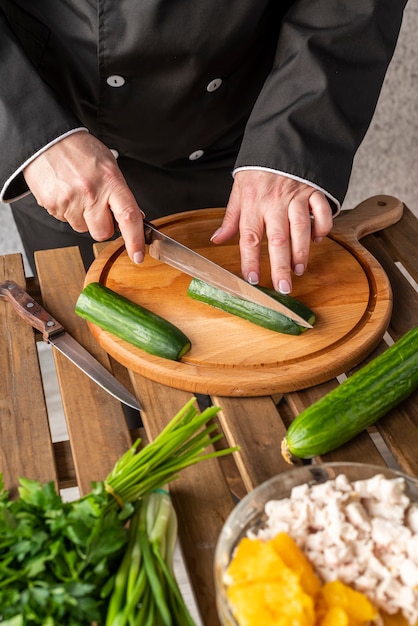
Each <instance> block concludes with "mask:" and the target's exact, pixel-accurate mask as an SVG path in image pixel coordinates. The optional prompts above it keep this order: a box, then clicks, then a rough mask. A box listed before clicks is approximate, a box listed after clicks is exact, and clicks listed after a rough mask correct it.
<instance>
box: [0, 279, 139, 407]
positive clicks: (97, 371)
mask: <svg viewBox="0 0 418 626" xmlns="http://www.w3.org/2000/svg"><path fill="white" fill-rule="evenodd" d="M0 297H1V298H3V299H4V300H7V301H8V302H10V304H11V305H12V306H13V308H14V309H15V311H16V312H17V313H18V314H19V315H20V317H22V318H23V319H24V320H25V322H27V323H28V324H30V325H31V326H33V328H35V329H36V330H38V331H40V332H41V333H42V338H43V340H44V341H45V342H46V343H49V344H51V345H52V346H54V347H55V348H56V349H57V350H59V351H60V352H61V353H62V354H64V356H66V357H67V358H68V359H69V360H70V361H71V362H72V363H74V365H76V366H77V367H78V368H79V369H80V370H81V371H82V372H84V373H85V374H87V376H89V378H91V379H92V380H93V381H94V382H95V383H97V384H98V385H99V386H100V387H101V388H102V389H104V390H105V391H107V392H108V393H109V394H110V395H111V396H113V397H114V398H116V399H117V400H119V401H120V402H123V404H126V405H127V406H129V407H131V408H133V409H136V410H137V411H139V410H140V406H139V404H138V402H137V400H136V398H135V396H133V395H132V394H131V393H130V391H128V389H126V387H124V385H122V384H121V383H120V382H119V381H118V380H117V379H116V378H115V377H114V376H113V375H112V374H111V373H110V372H109V371H108V370H107V369H106V368H105V367H104V366H103V365H102V364H101V363H99V361H97V359H95V357H94V356H93V355H92V354H90V352H88V351H87V350H86V349H85V348H83V346H82V345H81V344H79V343H78V341H76V340H75V339H74V338H73V337H72V336H71V335H70V334H69V333H68V332H67V331H66V330H65V328H64V327H63V326H62V325H61V324H60V323H59V322H58V321H57V320H56V319H54V318H53V317H52V315H50V314H49V313H48V311H46V310H45V309H44V308H42V307H41V305H40V304H39V303H38V302H36V300H34V299H33V298H32V297H31V296H30V295H29V294H28V293H27V292H26V291H25V290H24V289H23V287H21V286H20V285H18V284H17V283H15V282H14V281H12V280H6V281H4V282H2V283H0Z"/></svg>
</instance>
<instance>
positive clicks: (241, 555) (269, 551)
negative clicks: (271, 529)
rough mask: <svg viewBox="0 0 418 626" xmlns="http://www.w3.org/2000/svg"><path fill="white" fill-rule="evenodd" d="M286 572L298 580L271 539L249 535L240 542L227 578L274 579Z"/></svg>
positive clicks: (244, 580)
mask: <svg viewBox="0 0 418 626" xmlns="http://www.w3.org/2000/svg"><path fill="white" fill-rule="evenodd" d="M284 574H285V575H286V576H288V577H291V578H293V579H294V580H295V581H297V576H296V574H294V573H293V572H291V571H290V570H289V569H288V568H287V567H286V565H285V564H284V563H283V561H282V559H281V558H280V556H279V555H278V554H277V552H276V551H275V550H274V548H273V546H272V543H271V541H259V540H258V539H249V538H248V537H244V538H243V539H241V541H240V542H239V544H238V546H237V548H236V550H235V553H234V558H233V559H232V561H231V563H230V565H229V567H228V569H227V578H228V579H230V580H231V581H232V582H233V583H240V582H248V581H257V582H258V581H260V580H273V579H277V578H279V577H281V576H283V575H284Z"/></svg>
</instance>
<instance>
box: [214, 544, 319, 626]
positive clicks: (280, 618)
mask: <svg viewBox="0 0 418 626" xmlns="http://www.w3.org/2000/svg"><path fill="white" fill-rule="evenodd" d="M226 578H227V580H228V581H230V582H229V584H228V588H227V596H228V600H229V602H230V605H231V607H232V608H233V612H234V615H235V617H236V619H237V621H238V623H239V624H240V626H251V625H254V626H255V625H256V626H260V624H263V626H270V624H271V625H272V626H273V625H274V626H294V625H295V624H297V625H298V626H314V624H315V609H314V601H313V598H312V597H311V596H310V595H309V594H307V593H305V591H304V590H303V588H302V586H301V584H300V582H299V575H298V574H297V573H296V572H293V571H292V570H291V569H289V567H287V565H286V564H285V563H284V562H283V559H282V558H281V557H280V556H279V554H278V553H277V552H276V550H275V549H274V545H273V542H272V541H266V542H264V541H259V540H254V539H249V538H244V539H242V540H241V541H240V543H239V544H238V547H237V549H236V551H235V554H234V558H233V559H232V561H231V563H230V566H229V568H228V570H227V576H226Z"/></svg>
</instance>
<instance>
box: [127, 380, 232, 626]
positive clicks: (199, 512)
mask: <svg viewBox="0 0 418 626" xmlns="http://www.w3.org/2000/svg"><path fill="white" fill-rule="evenodd" d="M132 381H133V384H134V387H135V389H136V392H137V395H138V397H140V398H141V404H142V408H143V412H142V420H143V422H144V426H145V429H146V431H147V433H148V436H149V437H150V439H154V438H155V437H156V436H157V435H158V434H159V433H160V432H161V430H162V429H163V428H164V426H166V424H167V423H168V422H169V421H170V420H171V419H172V418H173V417H174V415H175V414H176V413H177V412H178V411H179V410H180V409H181V408H182V407H183V406H184V404H185V403H186V402H187V401H188V400H189V399H190V398H191V397H192V396H191V394H190V393H188V392H185V391H179V390H176V389H170V388H168V387H166V386H164V385H161V384H158V383H153V382H152V381H149V380H146V379H145V378H143V377H142V376H140V375H139V374H132ZM170 493H171V495H172V498H173V503H174V506H175V509H176V512H177V515H178V519H179V542H180V545H181V548H182V552H183V555H184V559H185V562H186V564H187V569H188V573H189V576H190V581H191V584H192V587H193V590H194V594H195V598H196V602H197V605H198V607H199V610H200V613H201V615H202V619H203V620H204V623H205V624H207V625H208V626H217V625H218V624H219V619H218V616H217V612H216V606H215V602H214V598H215V589H214V580H213V559H214V551H215V547H216V542H217V539H218V536H219V533H220V531H221V528H222V526H223V523H224V522H225V520H226V518H227V516H228V515H229V513H230V511H231V510H232V508H233V506H234V501H233V498H232V495H231V492H230V490H229V488H228V485H227V483H226V480H225V478H224V475H223V473H222V470H221V468H220V465H219V463H218V462H217V460H214V459H209V460H206V461H203V462H201V463H199V465H198V466H196V467H191V468H188V469H185V470H183V471H182V472H181V475H180V477H179V478H178V479H177V480H176V481H174V482H172V483H171V484H170Z"/></svg>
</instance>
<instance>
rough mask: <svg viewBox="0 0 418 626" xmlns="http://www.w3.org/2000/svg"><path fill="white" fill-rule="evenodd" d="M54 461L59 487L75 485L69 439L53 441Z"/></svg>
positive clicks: (75, 479) (75, 478)
mask: <svg viewBox="0 0 418 626" xmlns="http://www.w3.org/2000/svg"><path fill="white" fill-rule="evenodd" d="M54 454H55V462H56V464H57V472H58V485H59V487H60V489H67V488H68V487H76V486H77V477H76V474H75V467H74V461H73V456H72V454H71V446H70V442H69V441H67V440H66V441H56V442H54Z"/></svg>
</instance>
